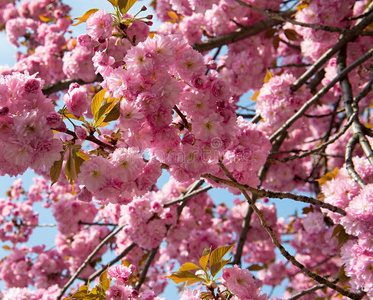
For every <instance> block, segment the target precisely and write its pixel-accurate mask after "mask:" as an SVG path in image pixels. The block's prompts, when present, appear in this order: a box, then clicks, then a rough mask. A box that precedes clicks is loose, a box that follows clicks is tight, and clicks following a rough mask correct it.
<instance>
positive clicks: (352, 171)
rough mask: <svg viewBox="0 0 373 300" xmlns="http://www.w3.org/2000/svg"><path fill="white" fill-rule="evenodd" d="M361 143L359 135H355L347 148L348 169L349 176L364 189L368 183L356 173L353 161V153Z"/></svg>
mask: <svg viewBox="0 0 373 300" xmlns="http://www.w3.org/2000/svg"><path fill="white" fill-rule="evenodd" d="M358 142H359V135H358V134H353V135H352V137H351V138H350V140H349V141H348V143H347V146H346V157H345V161H346V169H347V172H348V174H349V175H350V176H351V178H352V179H353V180H355V182H356V183H357V184H358V185H359V186H360V187H361V188H364V186H366V183H365V182H364V180H363V179H361V177H360V175H359V174H358V173H357V172H356V171H355V167H354V163H353V161H352V153H353V151H354V148H355V146H356V145H357V143H358Z"/></svg>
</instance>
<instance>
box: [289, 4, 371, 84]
mask: <svg viewBox="0 0 373 300" xmlns="http://www.w3.org/2000/svg"><path fill="white" fill-rule="evenodd" d="M372 22H373V2H372V3H371V4H370V5H369V9H368V12H367V15H366V16H365V17H364V18H363V19H361V20H360V22H359V23H357V25H356V26H355V27H353V28H352V29H351V32H350V33H347V34H346V35H345V36H344V37H343V39H340V40H339V41H338V43H337V44H335V45H334V46H333V47H332V48H330V49H329V50H328V51H326V52H325V53H324V54H323V55H322V56H321V57H320V58H319V59H318V60H317V61H316V62H315V63H314V64H313V65H312V67H310V68H309V69H308V70H307V71H306V72H305V73H304V74H303V75H302V76H301V77H299V78H298V79H297V81H296V82H295V83H294V84H293V85H292V87H291V90H292V91H296V90H298V89H299V88H300V87H301V86H302V85H303V84H304V83H306V82H307V80H308V79H310V78H311V77H312V76H313V74H315V73H316V72H317V70H318V69H319V68H321V66H322V65H324V63H326V61H327V60H328V59H330V58H331V57H332V56H333V55H334V54H335V53H337V52H338V51H339V50H340V49H341V48H342V47H343V46H344V45H346V44H347V43H348V42H349V41H351V40H353V39H354V38H355V37H356V36H357V35H356V34H354V33H352V32H353V31H354V30H356V31H360V30H363V29H364V28H365V27H366V26H368V25H369V24H370V23H372Z"/></svg>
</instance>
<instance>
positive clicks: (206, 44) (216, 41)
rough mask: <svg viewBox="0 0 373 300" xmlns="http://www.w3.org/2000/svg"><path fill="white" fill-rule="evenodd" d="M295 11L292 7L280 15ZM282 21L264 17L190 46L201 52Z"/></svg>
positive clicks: (252, 34) (230, 42) (235, 40)
mask: <svg viewBox="0 0 373 300" xmlns="http://www.w3.org/2000/svg"><path fill="white" fill-rule="evenodd" d="M296 11H297V10H296V9H292V10H288V11H285V12H281V13H280V14H281V16H284V17H288V16H289V17H290V16H291V15H293V14H294V13H296ZM282 23H283V21H279V20H274V19H272V18H266V19H263V20H260V21H258V22H256V23H254V24H252V25H250V26H245V27H242V28H239V29H237V30H236V31H233V32H230V33H228V34H224V35H220V36H217V37H214V38H212V39H209V40H206V41H203V42H201V43H198V44H194V45H192V47H193V49H194V50H197V51H198V52H201V53H203V52H206V51H210V50H212V49H214V48H217V47H221V46H224V45H228V44H232V43H235V42H238V41H240V40H243V39H245V38H247V37H249V36H254V35H257V34H258V33H261V32H263V31H266V30H268V29H269V28H272V27H273V26H276V25H280V24H282Z"/></svg>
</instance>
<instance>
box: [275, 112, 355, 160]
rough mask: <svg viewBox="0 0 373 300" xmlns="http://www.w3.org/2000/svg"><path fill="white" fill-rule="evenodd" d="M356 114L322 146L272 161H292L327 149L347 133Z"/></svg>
mask: <svg viewBox="0 0 373 300" xmlns="http://www.w3.org/2000/svg"><path fill="white" fill-rule="evenodd" d="M356 116H357V115H356V114H354V115H352V116H351V118H350V120H349V121H348V122H347V124H346V125H344V126H343V129H342V130H341V131H340V132H339V133H338V134H336V135H335V136H334V137H333V138H331V139H330V140H329V141H328V142H325V143H323V144H321V145H320V146H318V147H316V148H314V149H311V150H308V151H305V152H304V153H302V154H299V155H293V156H288V157H284V158H275V159H272V161H273V162H288V161H291V160H295V159H301V158H304V157H307V156H309V155H310V154H313V153H316V152H319V151H320V150H323V149H325V148H326V147H327V146H328V145H330V144H332V143H334V142H335V141H336V140H338V139H339V138H340V137H341V136H342V135H344V134H345V133H346V131H347V130H348V128H350V127H351V125H352V123H353V122H354V119H355V118H356Z"/></svg>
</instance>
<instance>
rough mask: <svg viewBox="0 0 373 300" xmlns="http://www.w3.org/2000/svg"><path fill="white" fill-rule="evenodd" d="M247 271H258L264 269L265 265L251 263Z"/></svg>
mask: <svg viewBox="0 0 373 300" xmlns="http://www.w3.org/2000/svg"><path fill="white" fill-rule="evenodd" d="M247 269H248V270H249V271H260V270H264V269H265V266H261V265H256V264H255V265H251V266H250V267H248V268H247Z"/></svg>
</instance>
